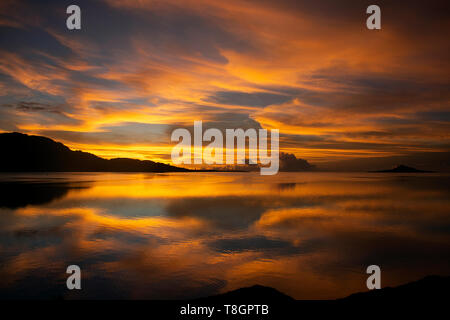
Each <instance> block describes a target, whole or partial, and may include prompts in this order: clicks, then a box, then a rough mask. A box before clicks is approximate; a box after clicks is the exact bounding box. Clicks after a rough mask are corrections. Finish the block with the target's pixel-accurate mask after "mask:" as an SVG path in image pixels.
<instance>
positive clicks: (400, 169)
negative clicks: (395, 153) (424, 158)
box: [371, 164, 433, 173]
mask: <svg viewBox="0 0 450 320" xmlns="http://www.w3.org/2000/svg"><path fill="white" fill-rule="evenodd" d="M371 172H393V173H426V172H433V171H425V170H419V169H416V168H413V167H408V166H405V165H402V164H401V165H398V166H396V167H395V168H393V169H388V170H379V171H371Z"/></svg>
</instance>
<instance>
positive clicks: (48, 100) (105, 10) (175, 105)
mask: <svg viewBox="0 0 450 320" xmlns="http://www.w3.org/2000/svg"><path fill="white" fill-rule="evenodd" d="M70 4H77V5H78V6H80V8H81V30H68V29H67V27H66V19H67V17H68V15H67V14H66V8H67V6H68V5H70ZM371 4H377V5H379V6H380V8H381V25H382V29H381V30H368V29H367V28H366V18H367V17H368V15H367V14H366V13H365V12H366V8H367V6H368V5H371ZM449 11H450V10H449V5H448V4H447V3H446V1H434V0H430V1H408V2H407V3H406V2H404V1H376V2H373V3H372V1H371V2H366V1H349V0H346V1H331V0H316V1H309V0H308V1H307V0H305V1H301V0H298V1H294V0H277V1H269V0H246V1H243V0H241V1H236V0H227V1H212V0H208V1H207V0H195V1H193V0H186V1H179V0H152V1H151V0H139V1H131V0H120V1H119V0H97V1H95V0H94V1H61V0H55V1H18V0H14V1H10V0H2V1H1V2H0V132H10V131H17V132H22V133H27V134H38V135H44V136H47V137H50V138H52V139H54V140H57V141H60V142H63V143H64V144H66V145H67V146H69V147H70V148H73V149H77V150H83V151H87V152H91V153H94V154H97V155H99V156H103V157H106V158H113V157H130V158H138V159H149V160H155V161H162V162H166V163H170V153H171V149H172V147H173V146H174V144H175V143H173V142H171V141H170V135H171V132H172V131H173V130H174V129H175V128H182V127H186V128H192V126H193V124H194V121H196V120H202V121H203V123H204V125H205V126H206V127H215V128H221V129H224V128H265V129H279V130H280V151H281V152H287V153H293V154H295V155H296V156H297V157H298V158H302V159H307V160H308V161H310V162H311V163H318V164H320V163H323V162H327V161H333V160H346V159H359V158H369V157H393V156H405V155H410V156H412V157H414V155H415V154H423V153H429V152H433V153H442V152H448V151H449V150H450V130H449V124H450V106H449V101H450V89H449V88H450V86H449V85H450V79H449V78H450V77H449V75H450V54H449V53H450V46H449V40H448V34H449V32H450V19H449V17H450V14H449V13H450V12H449Z"/></svg>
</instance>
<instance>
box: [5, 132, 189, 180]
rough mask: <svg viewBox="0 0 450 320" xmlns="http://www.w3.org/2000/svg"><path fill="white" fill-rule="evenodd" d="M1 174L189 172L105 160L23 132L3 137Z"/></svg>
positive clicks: (148, 163) (149, 163)
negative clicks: (46, 172)
mask: <svg viewBox="0 0 450 320" xmlns="http://www.w3.org/2000/svg"><path fill="white" fill-rule="evenodd" d="M0 150H1V153H2V156H1V157H0V171H1V172H45V171H59V172H62V171H67V172H71V171H72V172H82V171H86V172H94V171H98V172H108V171H109V172H175V171H189V170H187V169H184V168H178V167H174V166H170V165H167V164H163V163H158V162H153V161H149V160H144V161H142V160H135V159H126V158H117V159H110V160H107V159H103V158H100V157H97V156H96V155H93V154H91V153H88V152H82V151H72V150H70V149H69V148H68V147H67V146H65V145H63V144H62V143H60V142H55V141H53V140H52V139H49V138H46V137H42V136H30V135H26V134H22V133H16V132H14V133H2V134H0Z"/></svg>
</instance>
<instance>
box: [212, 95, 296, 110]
mask: <svg viewBox="0 0 450 320" xmlns="http://www.w3.org/2000/svg"><path fill="white" fill-rule="evenodd" d="M292 98H293V97H292V96H287V95H281V94H273V93H267V92H252V93H248V92H240V91H218V92H216V93H214V95H211V96H209V97H208V99H207V101H211V102H215V103H219V104H226V105H237V106H249V107H267V106H270V105H271V104H281V103H284V102H288V101H290V100H292Z"/></svg>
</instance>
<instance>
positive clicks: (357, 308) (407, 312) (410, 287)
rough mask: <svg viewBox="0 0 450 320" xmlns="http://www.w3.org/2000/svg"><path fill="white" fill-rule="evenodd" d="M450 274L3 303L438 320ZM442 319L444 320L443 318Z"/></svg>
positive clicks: (52, 309)
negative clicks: (370, 286) (312, 287)
mask: <svg viewBox="0 0 450 320" xmlns="http://www.w3.org/2000/svg"><path fill="white" fill-rule="evenodd" d="M449 286H450V277H449V276H428V277H425V278H423V279H420V280H418V281H414V282H411V283H407V284H404V285H401V286H398V287H393V288H391V287H386V288H382V289H379V290H372V291H368V292H362V293H356V294H352V295H350V296H348V297H345V298H341V299H336V300H311V301H307V300H295V299H293V298H292V297H289V296H287V295H285V294H283V293H281V292H279V291H277V290H276V289H273V288H270V287H264V286H259V285H255V286H252V287H248V288H241V289H238V290H235V291H231V292H227V293H224V294H220V295H216V296H211V297H205V298H200V299H194V300H185V301H179V300H177V301H62V300H61V301H1V302H0V306H1V307H2V310H3V312H8V310H9V311H12V312H13V313H14V314H15V315H16V316H20V315H22V314H29V312H30V311H32V312H33V314H42V315H44V314H45V315H46V316H47V317H48V316H50V317H53V316H55V317H57V316H58V315H62V314H67V312H70V314H71V315H72V316H76V317H78V316H79V317H81V318H83V317H85V316H87V315H89V317H90V318H92V317H105V316H109V315H114V317H115V318H124V319H127V318H130V317H134V316H133V315H135V316H137V315H140V317H144V318H146V319H312V318H314V319H334V318H345V319H367V318H369V319H374V318H381V319H390V318H392V317H393V316H397V317H400V318H402V319H405V317H407V316H408V317H409V316H413V315H414V316H417V315H422V316H423V317H424V318H426V319H435V318H438V316H439V315H441V317H442V316H444V315H445V314H447V313H448V302H449V297H450V295H449ZM443 318H446V317H445V316H444V317H443Z"/></svg>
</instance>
